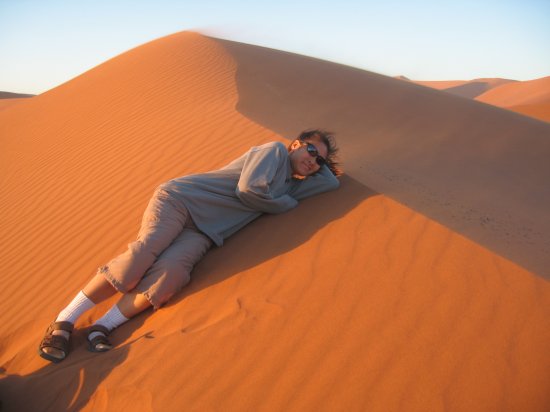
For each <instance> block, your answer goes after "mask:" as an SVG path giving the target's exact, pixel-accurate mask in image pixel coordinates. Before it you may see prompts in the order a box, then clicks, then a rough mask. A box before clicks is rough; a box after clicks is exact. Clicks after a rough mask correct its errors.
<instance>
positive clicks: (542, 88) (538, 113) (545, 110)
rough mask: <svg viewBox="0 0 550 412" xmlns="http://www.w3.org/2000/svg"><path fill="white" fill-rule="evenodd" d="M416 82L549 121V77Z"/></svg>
mask: <svg viewBox="0 0 550 412" xmlns="http://www.w3.org/2000/svg"><path fill="white" fill-rule="evenodd" d="M415 83H416V84H420V85H422V86H426V87H431V88H434V89H437V90H444V91H446V92H448V93H452V94H455V95H457V96H462V97H466V98H471V99H475V100H477V101H480V102H484V103H487V104H492V105H494V106H498V107H502V108H505V109H508V110H512V111H514V112H517V113H521V114H523V115H526V116H531V117H534V118H536V119H539V120H544V121H547V122H550V76H547V77H543V78H540V79H535V80H529V81H522V82H518V81H515V80H508V79H476V80H470V81H462V80H456V81H454V80H450V81H415Z"/></svg>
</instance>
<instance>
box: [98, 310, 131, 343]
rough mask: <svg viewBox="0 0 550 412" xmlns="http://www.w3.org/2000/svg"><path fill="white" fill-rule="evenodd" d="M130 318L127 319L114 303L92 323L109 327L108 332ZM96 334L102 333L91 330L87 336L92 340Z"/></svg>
mask: <svg viewBox="0 0 550 412" xmlns="http://www.w3.org/2000/svg"><path fill="white" fill-rule="evenodd" d="M129 320H130V319H128V318H127V317H126V316H124V315H123V314H122V312H121V311H120V309H119V308H118V306H117V305H114V306H113V307H112V308H111V309H109V311H108V312H107V313H106V314H105V315H103V317H102V318H100V319H98V320H97V322H96V323H94V325H101V326H105V327H106V328H107V329H109V332H110V331H112V330H113V329H114V328H117V327H119V326H120V325H122V324H123V323H124V322H128V321H129ZM98 335H103V333H101V332H92V333H90V336H88V339H90V340H92V339H93V338H95V337H96V336H98Z"/></svg>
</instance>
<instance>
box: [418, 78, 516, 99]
mask: <svg viewBox="0 0 550 412" xmlns="http://www.w3.org/2000/svg"><path fill="white" fill-rule="evenodd" d="M515 82H516V80H509V79H498V78H495V79H474V80H448V81H415V83H416V84H420V85H422V86H427V87H432V88H434V89H437V90H445V91H446V92H448V93H452V94H455V95H457V96H462V97H467V98H470V99H473V98H476V97H477V96H479V95H481V94H483V93H485V92H487V91H488V90H492V89H494V88H495V87H499V86H501V85H503V84H508V83H515Z"/></svg>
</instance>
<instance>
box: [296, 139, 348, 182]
mask: <svg viewBox="0 0 550 412" xmlns="http://www.w3.org/2000/svg"><path fill="white" fill-rule="evenodd" d="M288 153H289V157H290V163H291V166H292V170H293V172H294V174H295V175H297V176H303V177H307V176H310V175H312V174H314V173H316V172H318V171H319V169H320V168H321V166H322V164H323V163H324V164H326V165H327V166H328V168H329V169H330V170H331V172H332V173H333V174H334V175H336V176H339V175H341V174H342V172H341V170H340V168H339V167H338V163H337V162H336V155H337V153H338V148H337V147H336V143H335V141H334V136H333V133H330V132H327V131H325V130H320V129H311V130H305V131H303V132H302V133H300V135H299V136H298V137H297V138H296V139H295V140H294V141H293V142H292V143H291V144H290V145H289V146H288Z"/></svg>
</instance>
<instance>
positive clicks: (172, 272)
mask: <svg viewBox="0 0 550 412" xmlns="http://www.w3.org/2000/svg"><path fill="white" fill-rule="evenodd" d="M211 246H212V241H211V240H210V238H208V236H206V235H204V234H203V233H201V232H199V231H198V230H197V229H196V227H194V225H193V224H192V222H189V223H188V224H187V225H186V228H185V229H184V230H183V231H182V233H181V234H180V235H179V236H178V237H177V238H176V239H175V240H174V242H173V243H172V244H171V245H170V246H169V247H168V248H167V249H166V250H165V251H164V252H163V253H162V254H161V255H160V256H159V258H158V259H157V260H156V261H155V263H154V264H153V265H152V266H151V268H149V270H148V271H147V273H146V274H145V276H144V277H143V279H142V280H141V281H140V283H139V284H138V285H137V287H136V288H135V289H134V290H133V291H132V292H130V293H127V294H125V295H124V296H122V298H121V299H120V301H119V302H118V303H117V304H116V305H115V306H113V307H112V308H111V309H110V310H109V311H108V312H107V313H106V314H105V316H103V317H102V318H101V319H99V320H98V321H97V322H96V323H95V324H94V325H93V326H92V327H91V329H90V331H91V332H90V334H89V336H88V339H89V340H90V341H91V345H90V346H91V348H92V350H94V351H97V352H103V351H106V350H109V349H110V348H111V347H112V345H111V344H110V343H109V341H108V340H107V335H108V334H109V333H110V332H111V331H112V330H113V329H115V328H116V327H118V326H120V325H122V324H123V323H124V322H126V321H128V320H129V319H130V318H132V317H134V316H135V315H137V314H138V313H141V312H142V311H144V310H145V309H147V308H149V307H150V306H154V307H155V309H158V308H159V307H160V306H161V305H162V304H164V303H165V302H166V301H168V299H170V297H172V296H173V295H174V294H175V293H176V292H178V291H179V290H180V289H181V288H182V287H183V286H185V285H186V284H187V283H188V282H189V280H190V273H191V270H192V269H193V266H194V265H195V264H196V263H197V262H198V261H199V260H200V259H201V258H202V257H203V256H204V254H205V253H206V252H207V250H208V249H209V248H210V247H211Z"/></svg>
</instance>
